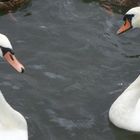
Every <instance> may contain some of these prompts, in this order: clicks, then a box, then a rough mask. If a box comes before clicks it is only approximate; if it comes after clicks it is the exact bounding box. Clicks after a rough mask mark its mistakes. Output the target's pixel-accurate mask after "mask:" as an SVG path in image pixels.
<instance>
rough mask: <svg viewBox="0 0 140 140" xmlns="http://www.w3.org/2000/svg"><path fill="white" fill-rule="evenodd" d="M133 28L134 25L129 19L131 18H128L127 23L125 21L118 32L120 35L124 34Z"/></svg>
mask: <svg viewBox="0 0 140 140" xmlns="http://www.w3.org/2000/svg"><path fill="white" fill-rule="evenodd" d="M131 28H132V25H131V23H130V21H129V20H126V21H125V23H124V25H122V26H121V27H120V29H119V30H118V31H117V34H118V35H119V34H122V33H124V32H126V31H128V30H129V29H131Z"/></svg>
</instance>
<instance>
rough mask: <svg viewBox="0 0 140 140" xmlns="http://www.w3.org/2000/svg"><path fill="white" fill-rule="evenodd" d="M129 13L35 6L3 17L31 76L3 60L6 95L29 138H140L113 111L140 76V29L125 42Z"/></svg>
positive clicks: (36, 0)
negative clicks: (125, 15)
mask: <svg viewBox="0 0 140 140" xmlns="http://www.w3.org/2000/svg"><path fill="white" fill-rule="evenodd" d="M122 18H123V15H122V12H117V11H116V12H115V11H113V12H111V13H110V12H108V10H106V9H105V8H103V7H102V6H101V4H100V3H99V2H98V1H90V2H88V3H85V2H84V1H82V0H53V1H52V0H32V2H31V3H29V4H28V5H27V6H26V7H23V8H21V9H19V10H17V11H15V12H14V13H10V14H5V15H3V16H1V17H0V21H1V22H0V29H1V33H3V34H6V35H7V36H8V37H9V39H10V40H11V43H12V45H13V48H14V50H15V54H16V56H17V57H18V58H19V60H20V61H21V62H22V63H23V64H24V66H25V68H26V71H25V73H24V74H19V73H17V72H15V71H14V70H13V69H11V67H10V66H9V65H7V64H6V63H5V62H4V61H3V60H2V61H1V73H0V76H1V78H0V87H1V90H2V92H3V95H4V96H5V98H6V99H7V101H8V102H9V104H11V105H12V106H13V107H14V108H15V109H16V110H18V111H19V112H20V113H22V114H23V115H24V116H25V118H26V120H27V122H28V129H29V140H109V139H110V140H134V139H135V140H139V139H140V135H139V134H134V133H131V132H127V131H124V130H121V129H118V128H116V127H115V126H113V125H112V124H111V123H110V122H109V120H108V111H109V108H110V106H111V104H112V103H113V102H114V101H115V99H116V98H117V97H118V96H119V95H120V94H121V93H122V92H123V91H124V89H125V88H126V87H128V85H129V84H130V83H131V82H132V81H134V80H135V79H136V77H137V76H138V75H139V72H140V57H139V56H140V40H139V35H140V31H139V30H138V29H137V30H131V31H129V32H127V33H125V34H123V35H121V36H117V35H116V31H117V30H118V28H119V27H120V25H121V24H122V22H123V21H122Z"/></svg>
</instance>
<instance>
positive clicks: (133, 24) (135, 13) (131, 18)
mask: <svg viewBox="0 0 140 140" xmlns="http://www.w3.org/2000/svg"><path fill="white" fill-rule="evenodd" d="M123 20H124V24H123V25H122V26H121V27H120V29H119V30H118V31H117V34H122V33H124V32H126V31H128V30H130V29H133V28H140V7H135V8H132V9H130V10H129V11H128V12H127V13H126V14H125V15H124V18H123Z"/></svg>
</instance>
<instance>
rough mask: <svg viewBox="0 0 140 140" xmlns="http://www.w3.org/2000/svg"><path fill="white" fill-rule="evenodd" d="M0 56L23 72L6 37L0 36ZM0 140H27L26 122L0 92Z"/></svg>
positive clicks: (22, 67)
mask: <svg viewBox="0 0 140 140" xmlns="http://www.w3.org/2000/svg"><path fill="white" fill-rule="evenodd" d="M0 56H1V57H2V58H4V59H5V60H7V62H8V63H9V64H10V65H11V66H12V67H13V68H14V69H16V70H17V71H18V72H20V73H22V72H24V66H23V65H22V64H21V63H20V62H19V61H18V60H17V59H16V57H15V55H14V52H13V48H12V45H11V43H10V41H9V39H8V38H7V36H5V35H3V34H0ZM0 140H28V131H27V122H26V120H25V118H24V117H23V116H22V115H21V114H20V113H19V112H17V111H16V110H14V109H13V108H12V107H11V106H10V105H9V104H8V102H7V101H6V100H5V98H4V96H3V94H2V92H1V91H0Z"/></svg>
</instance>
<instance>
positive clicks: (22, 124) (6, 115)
mask: <svg viewBox="0 0 140 140" xmlns="http://www.w3.org/2000/svg"><path fill="white" fill-rule="evenodd" d="M0 140H28V133H27V123H26V120H25V119H24V117H23V116H22V115H21V114H20V113H19V112H17V111H16V110H14V109H13V108H12V107H11V106H10V105H9V104H8V103H7V101H6V100H5V98H4V96H3V95H2V92H1V91H0Z"/></svg>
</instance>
